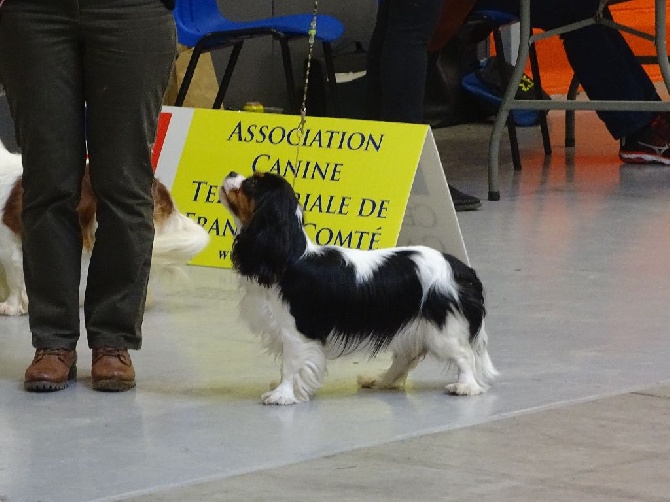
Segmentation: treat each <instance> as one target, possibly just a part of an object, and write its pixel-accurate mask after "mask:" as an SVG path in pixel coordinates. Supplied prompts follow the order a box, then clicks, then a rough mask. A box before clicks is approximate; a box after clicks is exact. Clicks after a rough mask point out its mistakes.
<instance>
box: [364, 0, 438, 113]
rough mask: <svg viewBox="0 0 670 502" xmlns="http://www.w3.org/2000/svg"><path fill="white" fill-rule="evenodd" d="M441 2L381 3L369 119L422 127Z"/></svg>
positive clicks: (371, 56) (371, 58)
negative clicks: (430, 55)
mask: <svg viewBox="0 0 670 502" xmlns="http://www.w3.org/2000/svg"><path fill="white" fill-rule="evenodd" d="M441 12H442V0H379V7H378V11H377V19H376V22H375V27H374V31H373V33H372V37H371V38H370V46H369V49H368V61H367V85H368V92H367V117H368V118H370V119H373V120H384V121H391V122H416V123H418V122H422V121H423V100H424V96H425V89H426V65H427V64H428V54H427V48H428V42H429V41H430V38H431V37H432V35H433V32H434V31H435V28H436V27H437V23H438V21H439V20H440V13H441Z"/></svg>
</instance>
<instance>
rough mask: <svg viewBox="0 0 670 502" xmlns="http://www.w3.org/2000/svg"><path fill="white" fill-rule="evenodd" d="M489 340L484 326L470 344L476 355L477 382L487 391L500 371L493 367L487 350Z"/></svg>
mask: <svg viewBox="0 0 670 502" xmlns="http://www.w3.org/2000/svg"><path fill="white" fill-rule="evenodd" d="M488 339H489V337H488V334H487V333H486V329H485V328H484V324H482V327H481V328H480V330H479V333H477V335H476V336H475V338H474V339H473V340H471V342H470V343H471V347H472V351H473V352H474V354H475V380H477V383H478V384H479V385H481V386H482V387H484V388H485V389H488V388H489V386H490V382H491V381H492V380H493V379H494V378H495V377H496V376H498V370H496V369H495V367H494V366H493V363H492V362H491V358H490V357H489V351H488V350H487V345H488Z"/></svg>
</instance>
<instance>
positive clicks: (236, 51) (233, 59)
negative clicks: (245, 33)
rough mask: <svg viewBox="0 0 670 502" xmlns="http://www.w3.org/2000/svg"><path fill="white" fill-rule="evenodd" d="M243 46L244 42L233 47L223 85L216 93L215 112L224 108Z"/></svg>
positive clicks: (222, 81) (222, 80) (220, 85)
mask: <svg viewBox="0 0 670 502" xmlns="http://www.w3.org/2000/svg"><path fill="white" fill-rule="evenodd" d="M242 45H244V41H241V42H237V43H236V44H235V45H233V51H232V52H231V53H230V57H229V58H228V64H227V65H226V71H225V72H224V74H223V78H222V79H221V83H220V84H219V90H218V91H217V93H216V98H214V104H213V105H212V108H213V109H214V110H219V109H220V108H221V107H222V106H223V98H224V97H225V96H226V92H227V91H228V86H229V85H230V79H231V78H232V76H233V70H234V69H235V65H236V64H237V58H239V57H240V52H241V51H242Z"/></svg>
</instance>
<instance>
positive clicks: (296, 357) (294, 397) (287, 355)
mask: <svg viewBox="0 0 670 502" xmlns="http://www.w3.org/2000/svg"><path fill="white" fill-rule="evenodd" d="M325 374H326V355H325V352H324V350H323V345H322V344H321V342H318V341H314V340H308V339H307V338H305V337H304V336H302V335H301V334H300V333H298V332H289V331H288V330H286V331H285V332H283V333H282V349H281V382H279V385H278V386H277V387H275V388H274V389H273V390H271V391H270V392H266V393H265V394H263V396H262V397H261V400H262V401H263V404H279V405H285V404H295V403H301V402H304V401H309V398H310V396H311V395H312V394H314V392H316V390H317V389H318V388H319V387H321V384H322V383H323V378H324V376H325Z"/></svg>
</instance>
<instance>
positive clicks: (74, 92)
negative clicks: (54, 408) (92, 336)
mask: <svg viewBox="0 0 670 502" xmlns="http://www.w3.org/2000/svg"><path fill="white" fill-rule="evenodd" d="M75 6H76V2H75V1H60V0H42V1H39V0H26V1H21V2H7V3H6V4H5V5H4V6H3V8H2V10H1V11H0V46H1V47H2V48H3V50H1V51H0V71H1V72H2V75H3V80H4V82H5V86H6V90H7V97H8V102H9V105H10V109H11V112H12V116H13V118H14V122H15V127H16V135H17V141H18V143H19V146H20V147H21V150H22V154H23V166H24V172H23V190H24V193H23V214H22V217H23V253H24V257H23V258H24V273H25V282H26V290H27V293H28V300H29V305H28V312H29V323H30V329H31V332H32V336H33V345H34V346H35V348H38V349H42V348H66V349H74V348H75V346H76V344H77V339H78V337H79V279H80V272H81V264H80V263H81V247H82V240H81V231H80V228H79V219H78V216H77V213H76V207H77V203H78V201H79V192H80V186H81V177H82V175H83V171H84V164H85V145H84V106H83V78H82V68H81V65H80V59H81V53H80V50H79V47H78V44H77V41H76V26H75V25H74V21H73V19H74V17H75Z"/></svg>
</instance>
